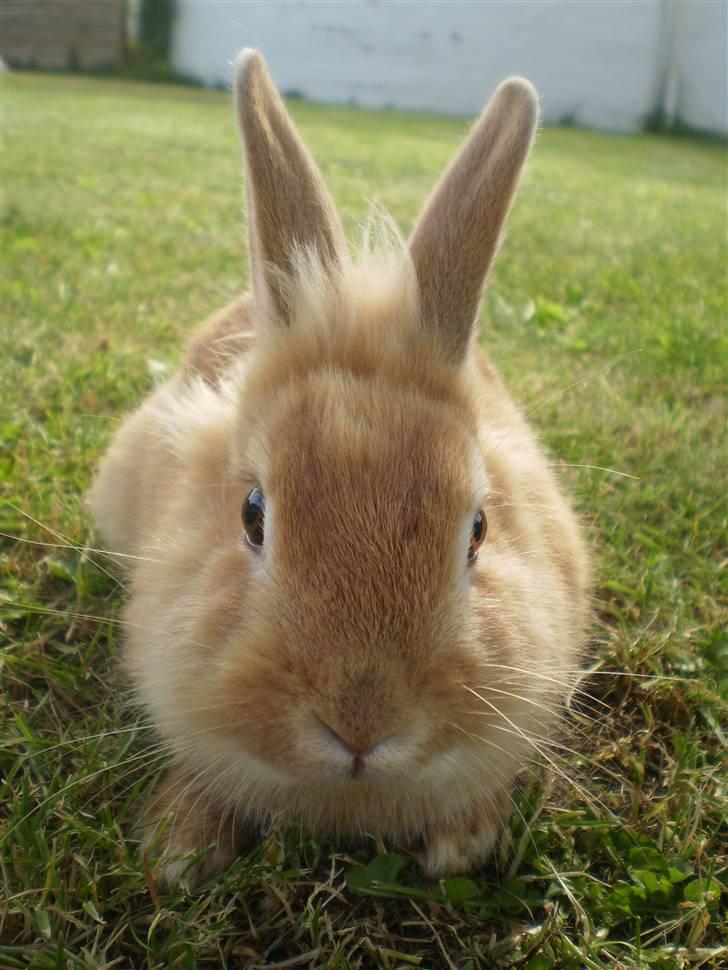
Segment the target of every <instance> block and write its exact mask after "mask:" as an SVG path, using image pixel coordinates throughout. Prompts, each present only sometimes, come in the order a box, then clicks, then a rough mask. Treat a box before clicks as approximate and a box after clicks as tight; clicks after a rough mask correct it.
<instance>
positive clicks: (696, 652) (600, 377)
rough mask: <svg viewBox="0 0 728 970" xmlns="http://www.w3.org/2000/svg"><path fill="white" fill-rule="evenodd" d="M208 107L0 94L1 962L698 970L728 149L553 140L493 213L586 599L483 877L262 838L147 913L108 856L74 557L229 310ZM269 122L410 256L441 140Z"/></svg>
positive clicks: (135, 876)
mask: <svg viewBox="0 0 728 970" xmlns="http://www.w3.org/2000/svg"><path fill="white" fill-rule="evenodd" d="M228 100H229V99H228V98H227V97H226V96H224V95H222V94H218V93H212V92H204V91H198V90H193V89H179V88H177V89H175V88H171V87H170V88H167V87H164V86H153V87H147V86H143V85H134V84H120V83H115V82H112V81H105V82H98V81H95V82H94V81H87V80H80V79H64V78H61V77H44V76H41V75H33V76H31V75H27V76H23V75H13V76H10V77H4V78H3V79H2V115H3V119H2V120H3V128H4V135H3V137H4V149H3V161H2V166H3V168H2V188H3V198H2V227H3V229H2V285H3V305H2V314H3V327H4V345H3V359H2V379H3V398H2V431H3V437H4V441H5V446H6V450H5V451H4V452H3V456H2V472H3V475H2V477H3V487H4V495H5V498H6V502H4V503H3V507H2V531H3V532H4V533H7V534H9V535H11V536H13V537H14V538H13V539H9V538H6V539H5V540H4V548H5V557H4V560H3V566H2V570H3V579H2V585H3V603H2V609H3V617H2V628H1V629H2V654H0V739H1V745H0V759H1V760H0V764H1V765H2V777H3V783H2V784H3V786H4V787H3V788H2V792H1V794H0V818H2V826H3V834H2V836H1V837H0V838H1V839H2V862H1V865H2V869H1V879H2V882H1V883H0V965H1V966H3V967H5V966H7V967H32V968H61V967H64V968H65V967H73V968H100V967H111V966H114V967H121V968H126V967H131V968H134V970H136V968H160V970H161V968H167V967H182V968H191V967H220V966H229V967H251V966H304V965H309V966H316V967H332V968H333V967H337V968H348V967H383V968H395V967H409V966H421V967H446V966H447V967H457V968H468V967H488V966H519V967H525V968H528V970H541V968H547V967H552V966H558V967H566V968H582V967H639V966H654V967H659V968H673V967H683V966H709V965H715V966H717V965H718V964H719V963H720V961H721V949H720V948H721V947H724V946H725V944H726V938H725V914H724V909H723V906H722V904H723V903H724V902H725V898H726V897H725V895H723V898H722V899H721V895H722V894H725V892H726V873H727V870H726V829H725V821H724V818H723V816H722V813H723V812H724V809H725V790H726V772H725V761H724V758H725V742H726V734H725V731H726V729H725V716H726V703H725V702H726V674H727V671H726V663H727V656H726V640H725V635H724V633H722V632H721V621H724V620H725V618H726V617H725V612H724V611H722V606H721V602H723V604H724V603H725V600H723V601H721V596H720V586H719V583H720V567H721V565H723V566H725V563H726V505H725V499H724V490H725V473H726V462H725V444H726V441H725V410H724V396H723V395H724V391H725V374H726V363H727V357H726V329H725V327H726V215H725V213H726V166H725V151H724V149H723V148H722V147H721V146H716V145H709V144H704V143H699V142H693V141H689V140H684V139H681V140H670V139H668V138H665V137H655V136H633V137H622V136H616V135H604V134H598V133H591V132H582V131H577V130H575V129H562V130H559V129H546V130H545V131H543V132H542V134H541V136H540V138H539V141H538V144H537V147H536V151H535V156H534V160H533V163H532V165H531V167H530V170H529V174H528V177H527V179H526V181H525V183H524V185H523V189H522V192H521V195H520V197H519V201H518V203H517V205H516V208H515V210H514V212H513V215H512V218H511V220H510V230H509V234H508V239H507V242H506V245H505V247H504V250H503V252H502V254H501V257H500V260H499V262H498V265H497V268H496V271H495V273H494V276H493V279H492V283H491V287H490V290H489V294H488V297H487V300H486V306H485V310H484V314H483V328H482V333H483V341H484V343H485V345H486V346H487V347H488V349H489V351H490V352H491V355H492V357H493V359H494V361H495V362H496V363H497V365H498V366H499V367H500V369H501V371H502V372H503V373H504V375H505V377H506V379H507V380H508V382H509V385H510V387H511V389H512V391H513V393H514V394H515V396H516V398H517V400H519V401H520V402H522V404H523V405H524V406H525V407H527V408H532V409H533V411H534V414H533V421H534V423H535V424H536V426H537V427H538V429H539V430H540V432H541V433H542V435H543V437H544V439H545V441H546V442H547V443H548V445H549V446H550V447H551V449H552V452H553V455H554V461H555V463H556V465H557V468H558V469H559V471H558V474H559V475H560V476H561V477H562V478H563V480H564V483H565V484H566V485H567V487H568V488H569V489H570V490H571V492H572V494H573V495H574V496H575V499H576V501H577V503H578V505H579V508H580V510H581V512H582V514H583V517H584V520H585V522H586V524H587V527H588V530H589V535H590V539H591V542H592V544H593V547H594V550H595V557H596V562H597V594H596V608H595V619H594V625H593V631H592V638H591V645H590V656H589V658H588V664H589V665H590V666H592V667H593V668H594V670H593V672H592V674H591V675H590V676H589V678H588V679H587V680H586V681H585V683H584V685H583V686H584V687H585V689H586V690H588V691H589V693H590V694H591V695H592V698H593V699H592V700H591V701H589V702H588V703H585V704H582V705H578V706H577V708H576V709H574V710H573V711H572V712H571V713H570V714H569V716H568V718H567V720H566V722H565V725H564V729H563V738H562V739H563V743H564V744H565V745H567V746H568V747H569V748H570V749H573V750H571V751H566V750H564V751H563V753H562V756H560V757H559V759H558V764H557V765H556V766H555V767H554V768H549V770H544V771H543V773H542V774H541V776H540V777H538V778H535V777H534V776H532V775H525V774H524V776H523V778H522V787H521V791H520V793H519V795H518V803H519V813H517V814H515V815H514V819H513V821H512V823H511V826H510V830H509V832H508V833H507V834H506V836H505V838H504V839H503V842H502V844H501V846H500V848H499V850H498V852H497V854H496V857H495V859H494V861H493V863H492V865H490V866H489V867H488V868H487V869H486V870H485V871H483V872H478V873H475V874H473V875H472V876H471V877H470V878H469V879H467V880H464V879H459V880H449V881H445V882H443V883H441V884H439V885H438V884H431V883H427V882H425V881H424V880H423V879H422V878H421V876H420V873H419V872H418V870H417V867H416V866H415V865H414V864H413V863H412V862H411V860H409V859H407V858H405V857H403V856H399V855H395V854H388V855H382V854H381V853H382V852H384V851H385V850H386V849H387V848H389V850H390V853H391V852H392V847H382V846H378V845H375V844H372V843H364V844H361V845H354V846H332V845H326V844H319V843H316V842H314V841H313V840H311V839H310V838H309V837H308V836H307V835H306V834H305V833H300V832H296V831H284V832H278V831H275V832H272V833H271V835H270V838H269V840H268V841H267V842H266V843H265V844H264V845H262V846H260V847H259V848H257V849H256V850H255V851H254V852H253V853H252V854H251V855H250V856H248V857H247V858H241V859H240V860H238V862H236V863H235V865H234V866H233V867H232V868H231V870H230V871H229V872H228V873H226V874H225V876H224V877H222V878H221V879H219V880H217V881H215V882H214V883H213V884H210V885H207V886H205V887H204V888H203V889H202V890H201V891H200V892H198V893H196V894H186V893H184V892H178V893H176V894H174V895H171V896H167V895H164V894H162V893H161V892H160V891H159V890H158V889H157V887H156V884H155V882H154V878H153V873H152V872H151V871H150V869H149V866H148V863H147V860H145V859H144V858H143V857H142V856H141V855H140V853H139V852H138V851H137V849H136V847H135V846H134V844H132V843H130V842H126V841H125V834H126V833H128V832H129V830H130V828H131V826H132V824H133V820H134V818H135V813H136V811H137V806H138V804H139V799H140V798H141V797H142V796H143V793H144V792H145V791H146V789H147V787H148V785H149V784H150V782H151V781H152V780H153V778H154V777H155V775H156V774H157V772H158V771H159V762H157V761H155V760H154V759H152V758H150V757H149V756H148V755H147V754H146V753H145V752H146V748H147V746H148V745H149V744H150V743H152V742H153V738H152V737H151V736H150V735H149V733H148V732H147V731H146V729H145V728H144V725H143V724H141V723H138V722H137V721H136V720H135V718H134V716H133V714H131V713H130V711H129V708H128V705H127V699H128V695H127V693H126V687H125V684H124V680H123V676H122V674H121V672H120V670H119V665H118V658H119V648H120V631H119V626H118V623H117V622H115V619H116V618H117V616H118V613H119V608H120V604H121V602H122V592H121V591H120V589H119V587H118V584H117V582H115V581H114V579H113V578H112V577H111V576H110V575H109V574H108V573H107V572H106V570H109V572H112V573H115V570H114V569H113V567H111V566H110V564H109V562H108V561H107V560H104V559H103V557H100V556H98V555H95V554H94V553H92V552H88V551H87V547H90V546H93V545H94V539H93V534H92V531H91V526H90V523H89V521H88V517H87V515H86V512H85V509H84V504H83V496H84V493H85V492H86V490H87V488H88V486H89V483H90V481H91V477H92V474H93V469H94V466H95V463H96V461H97V460H98V458H99V456H100V455H101V453H102V451H103V449H104V447H105V445H106V444H107V442H108V440H109V438H110V436H111V434H112V433H113V431H114V428H115V427H116V426H117V423H118V421H119V418H120V416H122V415H123V414H125V413H126V412H127V411H128V410H129V409H131V408H132V407H134V406H135V405H136V404H137V403H138V402H139V401H140V400H141V398H142V396H143V395H144V393H145V392H146V391H147V390H148V389H149V388H150V387H151V386H152V384H153V381H154V379H155V378H154V371H155V370H156V371H159V369H160V366H159V365H160V364H161V365H166V366H168V367H169V368H171V367H173V366H174V364H175V362H176V361H177V360H178V359H179V356H180V352H181V346H182V343H183V340H184V337H185V335H186V334H187V333H188V332H189V330H190V329H191V327H192V326H193V325H194V324H195V323H197V322H198V321H199V320H201V319H202V318H204V317H205V316H206V315H207V314H208V313H209V312H211V311H213V310H214V309H216V308H217V307H219V306H220V305H221V304H222V303H224V302H225V300H226V299H227V298H228V297H229V296H231V295H233V294H236V293H238V292H239V291H240V290H241V289H242V288H243V287H244V285H245V282H246V278H247V268H246V266H247V262H246V257H245V255H244V234H243V229H242V225H241V218H240V210H241V200H242V192H241V184H240V168H239V148H238V143H237V135H236V133H235V131H234V126H233V118H232V112H231V109H230V106H229V103H228ZM291 107H292V111H293V113H294V115H295V117H296V119H297V121H298V123H299V125H300V128H301V129H302V131H303V134H304V136H305V138H306V140H307V142H308V144H309V145H310V147H311V149H312V150H313V152H314V154H315V156H316V157H317V159H318V160H319V161H320V163H321V167H322V168H323V170H324V173H325V175H326V178H327V180H328V183H329V185H330V186H331V188H332V190H333V193H334V195H335V197H336V200H337V202H338V203H339V205H340V208H341V211H342V213H343V215H344V219H345V224H346V226H347V229H348V230H349V231H350V233H351V235H352V236H355V235H356V232H357V224H358V223H359V222H360V221H361V220H362V219H363V217H364V216H365V215H366V213H367V210H368V206H369V204H370V203H371V202H372V201H375V200H376V201H377V202H379V203H381V204H382V205H383V206H385V207H386V208H388V209H389V210H390V211H391V212H392V213H393V215H394V216H395V217H396V218H397V220H398V221H399V222H400V224H401V225H402V226H403V228H405V229H408V228H409V227H410V226H411V224H412V222H413V220H414V217H415V215H416V212H417V209H418V207H419V206H420V204H421V203H422V201H423V200H424V198H425V195H426V193H427V192H428V190H429V188H430V187H431V185H432V183H433V181H434V179H435V178H436V177H437V175H438V173H439V172H440V171H441V169H442V167H443V165H444V164H445V162H446V161H447V159H448V158H449V157H450V155H451V153H452V152H453V149H454V147H455V144H456V141H457V139H458V138H459V137H460V136H461V134H462V132H463V127H464V126H463V122H462V121H460V120H457V119H443V118H434V117H428V116H418V115H405V114H399V113H388V112H383V113H365V112H360V111H355V110H348V109H343V108H342V109H339V108H324V107H316V106H313V105H309V104H307V103H301V102H295V103H293V104H292V106H291ZM155 362H156V363H155ZM576 382H580V383H578V384H576ZM570 385H576V386H571V387H570ZM583 466H601V467H602V468H604V469H614V470H615V472H610V471H604V470H599V469H597V468H591V467H583ZM617 472H624V473H627V474H628V475H629V476H634V477H624V476H622V475H620V474H617ZM97 563H98V564H101V565H103V566H104V569H100V568H98V567H97V565H96V564H97ZM116 575H117V578H120V577H119V576H118V574H116ZM603 705H605V706H603ZM589 715H592V716H595V717H596V718H597V721H596V723H593V722H591V721H590V720H588V717H589ZM721 725H723V726H721ZM546 767H547V768H548V767H549V766H546ZM721 824H722V825H723V829H722V831H721ZM360 863H365V865H364V866H362V865H360ZM722 959H724V960H725V959H726V950H725V949H723V950H722ZM285 961H289V962H288V963H286V962H285Z"/></svg>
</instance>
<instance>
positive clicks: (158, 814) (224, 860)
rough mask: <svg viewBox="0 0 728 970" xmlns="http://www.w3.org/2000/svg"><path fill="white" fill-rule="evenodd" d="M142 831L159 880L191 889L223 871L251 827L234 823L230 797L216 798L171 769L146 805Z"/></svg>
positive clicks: (169, 885)
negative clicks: (246, 827)
mask: <svg viewBox="0 0 728 970" xmlns="http://www.w3.org/2000/svg"><path fill="white" fill-rule="evenodd" d="M141 835H142V845H143V848H144V851H145V852H149V855H150V856H151V858H152V860H153V861H154V863H155V875H156V878H157V880H158V882H159V884H160V886H162V887H163V888H165V889H174V888H176V887H177V886H179V885H180V884H182V885H185V886H187V887H189V888H191V889H193V888H195V887H197V886H199V885H200V884H201V883H203V882H207V880H208V879H212V878H213V877H215V876H217V875H219V874H220V873H221V872H224V870H225V869H227V868H228V866H229V865H230V864H231V862H232V861H233V859H234V858H235V857H236V856H237V855H238V853H239V852H240V850H241V848H242V847H243V846H244V845H245V843H246V842H247V841H248V839H249V836H250V833H249V832H248V831H246V830H245V829H244V828H242V827H241V825H240V824H239V822H238V823H236V821H235V810H234V807H233V806H231V805H230V803H227V804H225V803H224V802H222V803H219V802H215V801H214V800H212V799H211V798H210V796H209V795H207V793H206V792H205V791H204V790H203V792H200V791H199V789H197V788H196V787H195V786H194V784H191V783H190V779H189V776H187V775H185V774H184V772H181V771H174V770H173V771H171V772H170V773H169V774H168V775H166V777H165V778H164V779H163V780H162V783H161V785H160V786H159V788H158V789H157V791H156V792H155V793H154V795H153V796H152V799H151V801H150V803H149V804H148V805H147V807H146V809H145V813H144V818H143V820H142V823H141Z"/></svg>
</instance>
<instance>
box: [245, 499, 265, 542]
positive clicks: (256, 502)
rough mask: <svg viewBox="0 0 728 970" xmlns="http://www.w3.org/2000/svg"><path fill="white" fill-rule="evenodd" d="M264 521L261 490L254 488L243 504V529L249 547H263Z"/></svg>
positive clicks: (263, 503) (263, 504)
mask: <svg viewBox="0 0 728 970" xmlns="http://www.w3.org/2000/svg"><path fill="white" fill-rule="evenodd" d="M264 519H265V499H264V498H263V492H262V490H261V489H260V488H257V487H256V488H254V489H253V491H252V492H251V493H250V495H248V497H247V498H246V499H245V501H244V502H243V528H244V529H245V535H246V536H247V538H248V542H249V543H250V544H251V546H262V545H263V520H264Z"/></svg>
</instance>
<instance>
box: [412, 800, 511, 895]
mask: <svg viewBox="0 0 728 970" xmlns="http://www.w3.org/2000/svg"><path fill="white" fill-rule="evenodd" d="M507 804H508V796H507V795H504V796H502V797H501V798H500V799H498V800H497V802H491V803H489V804H484V805H474V806H472V807H471V808H470V809H469V811H468V812H466V813H464V814H463V815H462V816H461V817H460V818H457V819H453V820H451V821H449V822H448V823H446V824H442V825H440V826H436V827H433V828H432V829H430V830H429V832H428V833H427V835H426V837H425V845H424V851H423V852H422V855H421V860H422V865H423V866H424V869H425V872H426V874H427V875H428V876H430V878H433V879H437V878H439V877H440V876H445V875H451V874H453V873H459V872H468V871H469V870H471V869H475V868H477V867H478V866H480V865H482V864H483V863H484V862H485V861H486V860H487V859H488V857H489V856H490V854H491V852H492V850H493V846H494V845H495V841H496V839H497V838H498V833H499V832H500V830H501V828H502V827H503V822H504V819H505V817H506V812H505V806H506V805H507Z"/></svg>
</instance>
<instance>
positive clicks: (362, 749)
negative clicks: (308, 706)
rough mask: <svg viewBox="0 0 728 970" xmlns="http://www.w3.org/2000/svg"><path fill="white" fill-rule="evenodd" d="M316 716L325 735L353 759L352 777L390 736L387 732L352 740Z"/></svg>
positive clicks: (359, 771)
mask: <svg viewBox="0 0 728 970" xmlns="http://www.w3.org/2000/svg"><path fill="white" fill-rule="evenodd" d="M316 718H317V720H318V722H319V724H320V725H321V727H322V728H323V730H324V731H325V733H326V734H327V736H328V737H329V738H330V739H331V740H333V741H336V742H337V744H338V745H339V746H340V747H342V748H343V749H344V750H345V751H346V752H347V753H348V754H349V755H351V757H352V759H353V761H352V775H353V776H354V777H356V776H357V775H359V774H361V771H362V769H363V768H364V765H365V762H366V759H367V758H368V757H369V756H371V755H373V754H375V752H376V751H377V749H378V748H379V747H380V745H383V744H384V742H385V741H388V740H389V739H390V738H391V737H392V734H391V733H387V734H382V735H381V737H379V738H374V739H372V738H366V739H363V738H357V739H356V740H354V739H353V738H351V737H346V736H345V735H343V734H340V733H339V731H336V730H335V729H334V728H332V727H331V725H330V724H327V723H326V721H324V720H322V718H321V717H319V716H318V715H316Z"/></svg>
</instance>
